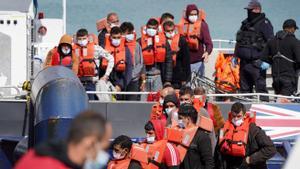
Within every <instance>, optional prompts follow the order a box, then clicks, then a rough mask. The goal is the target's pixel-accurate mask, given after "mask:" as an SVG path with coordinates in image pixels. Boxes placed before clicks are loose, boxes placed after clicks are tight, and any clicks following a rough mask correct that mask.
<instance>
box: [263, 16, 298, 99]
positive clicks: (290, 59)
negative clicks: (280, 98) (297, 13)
mask: <svg viewBox="0 0 300 169" xmlns="http://www.w3.org/2000/svg"><path fill="white" fill-rule="evenodd" d="M282 28H283V30H281V31H279V32H277V33H276V36H275V37H274V38H273V39H272V40H270V41H269V42H268V43H267V46H266V48H265V50H264V52H263V58H262V60H263V61H264V62H265V63H264V64H266V65H267V64H271V65H272V76H273V88H274V90H275V94H281V95H286V96H290V95H292V94H294V92H295V91H296V88H297V87H296V86H297V80H298V75H297V73H298V72H300V70H299V69H300V42H299V40H298V39H297V38H296V37H295V35H294V33H295V31H296V30H297V29H298V27H297V25H296V22H295V20H293V19H288V20H286V21H285V22H284V23H283V26H282Z"/></svg>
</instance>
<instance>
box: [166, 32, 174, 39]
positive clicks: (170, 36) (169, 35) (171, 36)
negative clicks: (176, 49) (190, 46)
mask: <svg viewBox="0 0 300 169" xmlns="http://www.w3.org/2000/svg"><path fill="white" fill-rule="evenodd" d="M174 35H175V32H172V33H169V32H166V37H167V38H169V39H171V38H173V37H174Z"/></svg>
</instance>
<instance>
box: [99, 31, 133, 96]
mask: <svg viewBox="0 0 300 169" xmlns="http://www.w3.org/2000/svg"><path fill="white" fill-rule="evenodd" d="M105 50H107V51H109V52H110V53H111V54H112V55H113V57H114V62H115V63H114V68H113V71H112V73H111V74H110V80H111V82H112V84H113V85H114V86H115V89H116V91H124V90H126V88H127V86H128V84H129V82H130V81H131V78H132V68H133V66H132V56H131V53H130V50H129V49H128V47H127V46H125V38H124V37H122V30H121V29H120V28H119V27H117V26H115V27H113V28H112V29H111V31H110V34H106V37H105ZM106 66H107V61H106V60H105V59H102V60H101V66H100V74H103V73H104V69H105V67H106ZM118 98H121V97H119V96H118Z"/></svg>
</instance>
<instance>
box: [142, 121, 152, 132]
mask: <svg viewBox="0 0 300 169" xmlns="http://www.w3.org/2000/svg"><path fill="white" fill-rule="evenodd" d="M144 129H145V130H146V131H150V130H154V126H153V124H152V123H151V121H148V122H147V123H146V124H145V126H144Z"/></svg>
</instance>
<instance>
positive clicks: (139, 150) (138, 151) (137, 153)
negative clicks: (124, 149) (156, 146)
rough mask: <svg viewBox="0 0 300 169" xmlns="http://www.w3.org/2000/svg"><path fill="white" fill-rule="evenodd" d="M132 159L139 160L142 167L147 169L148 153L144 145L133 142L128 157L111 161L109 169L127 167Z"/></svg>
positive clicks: (123, 168)
mask: <svg viewBox="0 0 300 169" xmlns="http://www.w3.org/2000/svg"><path fill="white" fill-rule="evenodd" d="M131 160H135V161H138V162H139V163H140V164H141V166H142V168H143V169H146V168H147V165H148V154H147V152H146V151H145V149H144V148H143V147H141V146H139V145H135V144H133V145H132V148H131V150H130V155H129V157H128V158H126V159H123V160H112V161H110V162H109V163H108V166H107V169H127V168H128V167H129V165H130V162H131Z"/></svg>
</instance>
